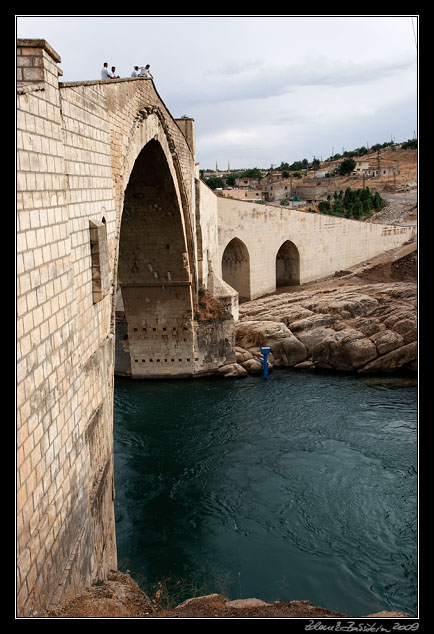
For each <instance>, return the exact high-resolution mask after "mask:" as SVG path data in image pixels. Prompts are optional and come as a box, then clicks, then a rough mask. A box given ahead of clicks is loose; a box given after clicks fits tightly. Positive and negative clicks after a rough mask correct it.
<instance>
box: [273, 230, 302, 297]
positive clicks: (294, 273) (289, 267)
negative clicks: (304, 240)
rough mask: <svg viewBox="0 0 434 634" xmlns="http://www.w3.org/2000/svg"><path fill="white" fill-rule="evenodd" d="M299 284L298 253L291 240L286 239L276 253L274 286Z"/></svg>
mask: <svg viewBox="0 0 434 634" xmlns="http://www.w3.org/2000/svg"><path fill="white" fill-rule="evenodd" d="M299 284H300V253H299V251H298V249H297V247H296V246H295V244H294V243H293V242H291V240H286V241H285V242H284V243H283V244H282V245H281V246H280V249H279V250H278V252H277V255H276V287H278V286H297V285H299Z"/></svg>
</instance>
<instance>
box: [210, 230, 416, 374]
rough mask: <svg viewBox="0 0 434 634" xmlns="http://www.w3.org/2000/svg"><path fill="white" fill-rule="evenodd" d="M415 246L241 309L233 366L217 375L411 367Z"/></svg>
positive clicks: (413, 356) (403, 369) (384, 370)
mask: <svg viewBox="0 0 434 634" xmlns="http://www.w3.org/2000/svg"><path fill="white" fill-rule="evenodd" d="M416 280H417V248H416V243H415V242H412V243H409V244H407V245H404V246H402V247H400V248H399V249H395V250H394V251H393V252H390V253H388V254H384V255H383V256H381V257H379V258H375V259H374V260H372V261H370V262H366V263H364V264H363V265H360V266H358V267H355V268H354V269H353V270H348V271H339V272H337V273H336V276H335V278H333V279H331V278H329V279H328V280H323V281H322V282H317V283H313V284H310V285H309V284H307V285H305V286H304V287H298V288H288V289H283V290H284V292H277V293H274V294H272V295H269V296H267V297H263V298H260V299H257V300H253V301H250V302H246V303H243V304H241V305H240V310H239V313H240V316H239V321H238V322H237V324H236V346H237V347H236V356H237V362H236V363H232V364H228V365H225V366H222V367H221V368H220V369H219V373H220V374H221V376H223V377H242V376H247V375H248V374H259V373H261V372H262V364H261V359H262V355H261V346H269V347H270V349H271V354H270V355H269V356H268V361H269V367H270V369H271V370H272V369H273V368H276V367H290V368H295V369H297V370H301V369H302V370H306V369H309V370H315V369H326V370H333V371H344V372H357V373H392V372H398V371H399V372H411V373H415V372H416V370H417V282H416Z"/></svg>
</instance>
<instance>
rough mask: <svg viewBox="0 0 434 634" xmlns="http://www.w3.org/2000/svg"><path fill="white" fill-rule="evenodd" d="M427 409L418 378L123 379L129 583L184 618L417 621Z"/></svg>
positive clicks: (118, 411)
mask: <svg viewBox="0 0 434 634" xmlns="http://www.w3.org/2000/svg"><path fill="white" fill-rule="evenodd" d="M417 400H418V398H417V386H416V382H415V380H413V379H407V378H387V377H386V378H381V377H366V376H364V377H360V376H353V375H334V374H327V373H316V372H315V373H309V372H296V371H291V370H285V371H274V372H273V373H272V374H270V376H269V378H268V379H263V378H262V377H248V378H244V379H215V378H211V379H205V378H203V379H195V380H172V381H131V380H128V379H123V378H119V377H117V378H116V380H115V398H114V409H115V413H114V439H115V488H116V498H115V515H116V536H117V548H118V563H119V568H120V569H128V570H130V572H131V574H132V576H133V577H134V578H135V579H136V580H137V581H138V582H139V583H140V585H141V586H142V587H143V589H145V591H146V590H148V591H150V589H151V587H152V585H153V584H155V583H156V582H158V581H162V582H164V584H167V586H168V589H169V591H170V592H171V593H173V594H174V595H175V596H176V599H177V602H180V601H182V600H184V599H186V598H189V597H191V596H193V595H200V594H209V593H212V592H219V593H222V594H225V595H227V596H228V597H229V598H231V599H238V598H248V597H256V598H259V599H262V600H264V601H277V600H280V601H293V600H308V601H310V602H311V603H313V604H315V605H319V606H322V607H325V608H327V609H328V610H334V611H339V612H342V613H344V614H347V615H349V616H352V617H357V616H366V615H367V614H370V613H375V612H378V611H380V610H397V611H402V612H407V613H409V614H410V615H412V616H416V615H417V534H418V533H417V528H418V526H417V519H418V513H417V510H418V506H417V503H418V482H417V464H418V447H417V418H418V416H417Z"/></svg>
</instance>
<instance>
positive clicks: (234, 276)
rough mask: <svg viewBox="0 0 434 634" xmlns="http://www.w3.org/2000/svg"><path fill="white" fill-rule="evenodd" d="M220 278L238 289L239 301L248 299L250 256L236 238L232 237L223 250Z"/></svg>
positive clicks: (244, 246) (242, 243)
mask: <svg viewBox="0 0 434 634" xmlns="http://www.w3.org/2000/svg"><path fill="white" fill-rule="evenodd" d="M222 278H223V280H224V281H225V282H227V283H228V284H229V285H230V286H232V288H234V289H235V290H236V291H238V295H239V301H240V302H241V301H246V300H249V299H250V256H249V252H248V250H247V247H246V245H245V244H244V242H242V241H241V240H239V239H238V238H233V239H232V240H231V241H230V242H229V243H228V244H227V245H226V248H225V250H224V251H223V256H222Z"/></svg>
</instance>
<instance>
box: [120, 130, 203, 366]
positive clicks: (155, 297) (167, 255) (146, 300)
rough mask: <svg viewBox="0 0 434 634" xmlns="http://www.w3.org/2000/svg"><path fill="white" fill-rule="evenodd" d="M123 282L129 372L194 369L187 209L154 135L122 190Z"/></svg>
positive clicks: (122, 291) (121, 271)
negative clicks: (185, 216) (182, 205)
mask: <svg viewBox="0 0 434 634" xmlns="http://www.w3.org/2000/svg"><path fill="white" fill-rule="evenodd" d="M118 284H119V287H120V290H121V293H122V301H123V310H124V314H125V320H126V324H127V327H126V328H125V335H124V339H127V344H126V346H125V347H126V348H127V350H128V353H129V360H130V374H131V376H133V377H134V378H142V377H143V378H145V377H150V376H171V375H175V374H176V375H178V376H179V375H182V374H186V375H189V374H192V373H193V363H194V359H193V326H192V318H193V302H192V284H191V274H190V265H189V257H188V248H187V241H186V237H185V229H184V225H183V221H182V210H181V208H180V203H179V200H178V196H177V192H176V189H175V185H174V182H173V178H172V175H171V173H170V169H169V165H168V163H167V159H166V157H165V155H164V152H163V150H162V148H161V145H160V144H159V143H158V142H157V141H154V140H152V141H150V142H149V143H147V144H146V145H145V147H144V148H143V150H142V151H141V153H140V154H139V156H138V158H137V159H136V162H135V165H134V168H133V170H132V172H131V176H130V179H129V182H128V185H127V188H126V190H125V196H124V209H123V215H122V221H121V229H120V243H119V265H118Z"/></svg>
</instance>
